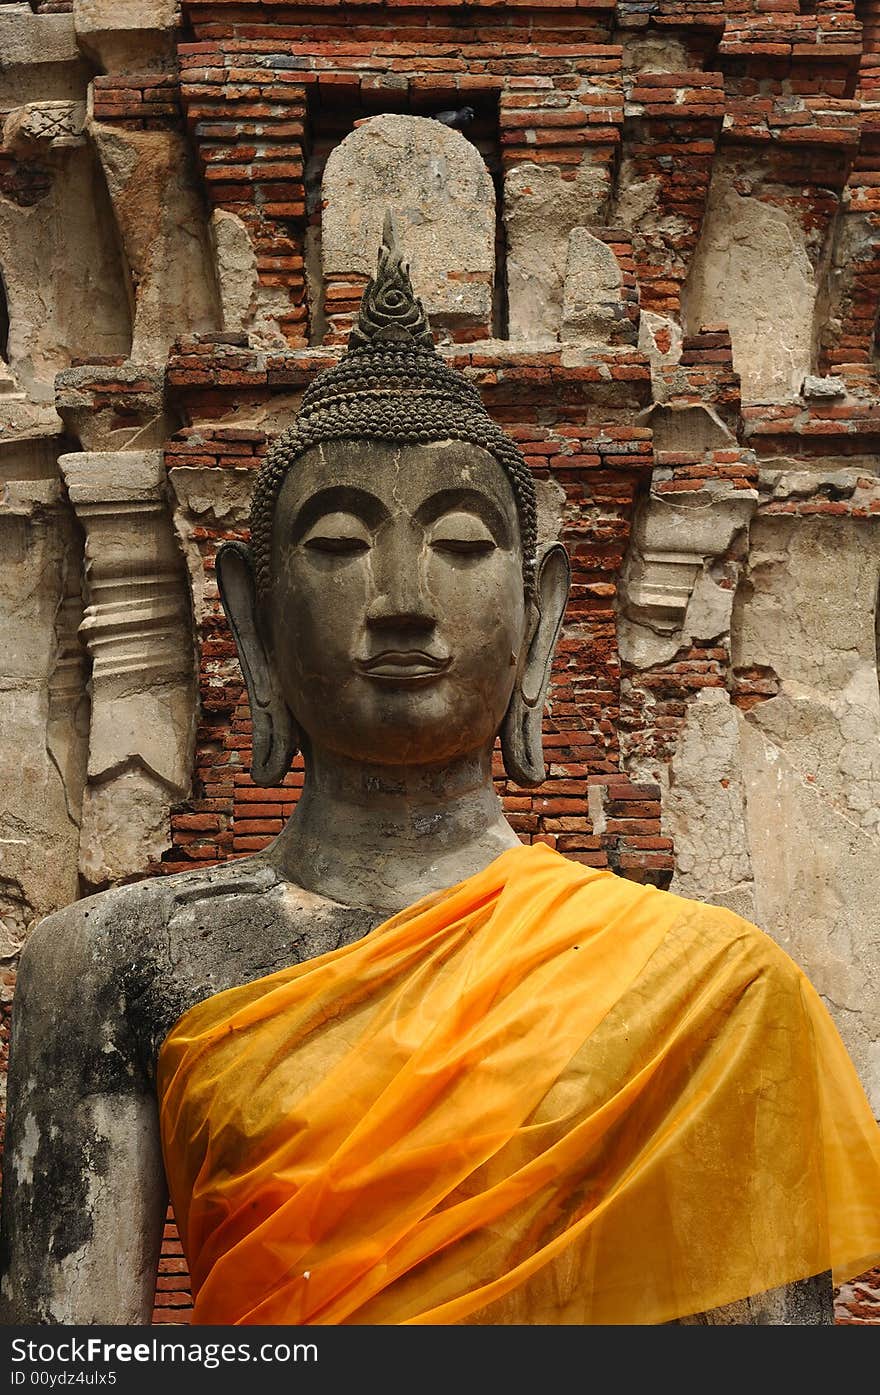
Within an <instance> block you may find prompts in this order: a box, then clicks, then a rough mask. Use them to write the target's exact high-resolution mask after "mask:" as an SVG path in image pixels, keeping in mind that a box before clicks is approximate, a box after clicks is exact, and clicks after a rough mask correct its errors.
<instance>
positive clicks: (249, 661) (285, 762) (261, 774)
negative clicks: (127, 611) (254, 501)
mask: <svg viewBox="0 0 880 1395" xmlns="http://www.w3.org/2000/svg"><path fill="white" fill-rule="evenodd" d="M215 565H216V569H217V583H218V585H219V587H220V599H221V601H222V602H223V609H224V610H225V612H226V618H227V620H228V621H229V627H230V629H231V630H232V635H233V638H234V640H235V647H236V649H237V650H238V661H239V663H240V664H241V671H242V673H243V674H244V681H245V683H246V684H247V693H248V702H249V703H250V708H251V721H252V723H253V758H252V762H251V778H252V779H253V781H254V784H255V785H280V784H281V783H282V782H283V780H284V777H285V775H286V774H287V772H288V770H289V769H290V766H291V762H292V761H293V758H294V756H295V755H296V751H297V746H298V744H299V733H298V731H297V728H296V723H295V722H294V720H293V716H292V714H291V712H290V709H289V707H288V706H287V703H286V702H285V701H284V698H283V697H282V696H281V693H280V692H279V689H278V683H277V680H276V676H275V666H274V664H273V663H272V657H271V654H270V653H269V651H268V649H267V646H266V643H265V640H264V637H263V634H262V633H261V629H260V624H259V620H258V612H257V582H256V576H255V574H254V564H253V558H252V556H251V550H250V548H249V547H247V546H245V544H244V543H239V542H228V543H224V544H223V546H222V547H221V548H220V550H219V551H218V553H217V560H216V563H215Z"/></svg>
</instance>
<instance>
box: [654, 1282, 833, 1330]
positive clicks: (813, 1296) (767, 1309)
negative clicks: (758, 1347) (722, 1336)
mask: <svg viewBox="0 0 880 1395" xmlns="http://www.w3.org/2000/svg"><path fill="white" fill-rule="evenodd" d="M833 1322H834V1292H833V1289H832V1285H831V1275H830V1273H826V1274H817V1275H816V1276H815V1278H812V1279H801V1280H799V1281H798V1282H797V1283H795V1284H785V1285H784V1286H783V1287H782V1288H774V1289H770V1290H769V1291H768V1292H767V1293H760V1294H757V1295H756V1296H755V1297H754V1298H743V1299H741V1300H740V1302H738V1303H726V1304H725V1305H724V1307H723V1308H712V1309H711V1311H710V1312H707V1313H694V1314H693V1316H692V1317H685V1318H679V1320H678V1323H677V1324H676V1325H677V1326H680V1327H733V1326H753V1327H812V1326H814V1325H819V1324H824V1323H833Z"/></svg>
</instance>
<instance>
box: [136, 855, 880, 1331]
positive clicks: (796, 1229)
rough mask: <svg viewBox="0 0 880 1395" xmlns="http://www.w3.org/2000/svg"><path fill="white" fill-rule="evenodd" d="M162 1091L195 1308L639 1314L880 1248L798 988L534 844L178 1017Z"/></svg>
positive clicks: (844, 1062)
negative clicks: (344, 942)
mask: <svg viewBox="0 0 880 1395" xmlns="http://www.w3.org/2000/svg"><path fill="white" fill-rule="evenodd" d="M159 1098H160V1104H161V1122H162V1136H163V1147H164V1154H165V1163H166V1168H167V1172H168V1178H169V1182H170V1187H171V1196H172V1200H173V1203H174V1209H175V1213H176V1215H177V1220H178V1224H179V1226H180V1231H181V1236H182V1239H183V1246H184V1250H185V1253H186V1255H187V1258H188V1260H189V1264H190V1271H191V1275H192V1282H193V1291H194V1294H195V1311H194V1321H195V1322H197V1323H248V1324H249V1323H267V1324H268V1323H291V1324H306V1323H322V1324H338V1323H373V1324H399V1323H432V1324H439V1323H461V1322H470V1323H474V1322H476V1323H492V1324H497V1323H659V1322H666V1321H668V1320H670V1319H673V1318H676V1317H679V1316H682V1315H685V1314H689V1313H694V1312H700V1311H704V1310H706V1309H709V1308H713V1307H716V1306H718V1305H720V1304H723V1303H728V1302H731V1301H733V1300H735V1299H739V1298H743V1297H745V1296H747V1295H750V1294H755V1293H760V1292H763V1291H765V1290H766V1289H769V1288H774V1287H777V1286H779V1285H782V1284H787V1283H790V1282H793V1281H795V1280H798V1279H803V1278H807V1277H809V1276H811V1275H814V1274H818V1273H821V1272H823V1271H824V1270H826V1269H833V1270H834V1274H835V1278H836V1279H838V1280H841V1279H843V1278H846V1277H851V1276H852V1275H853V1274H856V1273H860V1272H862V1271H864V1270H865V1269H867V1268H868V1267H870V1266H871V1265H872V1264H873V1263H874V1262H876V1260H877V1258H878V1256H880V1130H878V1128H877V1125H876V1124H875V1122H874V1120H873V1118H872V1115H871V1113H870V1110H869V1107H868V1103H867V1101H866V1099H865V1096H864V1093H863V1091H862V1089H861V1086H860V1084H859V1082H858V1079H857V1077H856V1074H855V1071H854V1069H853V1066H852V1064H851V1062H850V1060H849V1057H848V1056H847V1053H846V1051H845V1049H844V1047H843V1044H842V1042H841V1040H840V1038H839V1036H838V1034H837V1031H836V1029H835V1028H834V1026H833V1024H832V1022H831V1019H830V1017H829V1016H828V1013H827V1012H826V1010H825V1008H824V1006H823V1005H822V1003H821V1001H820V1000H819V998H818V997H817V995H816V993H815V991H814V990H813V988H812V987H811V985H810V983H809V982H808V980H807V979H806V978H805V977H804V975H803V973H802V972H801V971H800V970H799V969H798V968H797V967H796V965H795V964H794V963H793V962H792V961H791V960H790V959H789V958H788V956H787V955H786V954H785V953H784V952H783V951H782V950H781V949H780V948H779V947H778V946H777V945H776V944H774V943H773V941H772V940H770V939H769V938H768V937H767V936H766V935H764V934H763V933H762V932H761V931H760V930H757V929H756V928H755V927H754V926H752V925H750V924H748V923H747V922H746V921H743V920H741V919H740V918H739V917H738V916H736V915H734V914H733V913H732V912H730V911H727V910H723V909H720V908H718V907H715V906H706V905H703V904H701V903H699V902H695V901H688V900H684V899H682V898H680V897H677V896H673V895H670V894H669V893H666V892H662V891H658V890H656V889H654V888H652V887H642V886H637V885H635V884H633V883H631V882H628V881H625V880H623V879H621V878H619V877H617V876H615V875H614V874H612V873H609V872H602V871H595V870H591V869H588V868H585V867H583V866H581V865H579V864H577V863H574V862H570V861H568V860H567V859H566V858H564V857H562V856H560V855H559V854H558V853H555V852H553V851H551V850H550V849H548V848H547V847H544V846H540V845H538V846H534V847H518V848H512V849H510V850H509V851H508V852H505V853H503V854H502V855H501V856H500V857H498V858H497V859H496V860H495V861H494V862H493V863H491V865H490V866H489V867H487V868H486V869H485V870H484V871H483V872H480V873H478V874H477V875H476V876H474V877H471V878H469V879H468V880H467V881H465V882H462V883H461V884H460V885H458V886H456V887H453V888H452V889H451V890H450V891H448V892H444V893H441V894H439V895H436V896H432V897H429V898H427V899H426V900H423V901H420V902H419V903H418V904H417V905H415V906H413V907H410V908H409V909H408V910H406V911H404V912H402V913H401V914H400V915H397V916H395V917H394V918H393V919H391V920H389V921H387V922H386V923H385V924H384V925H382V926H380V927H379V928H378V929H376V930H374V931H373V932H372V933H371V934H369V935H367V936H365V937H364V938H363V939H362V940H359V941H357V942H356V943H355V944H352V945H349V946H347V947H345V948H343V949H338V950H334V951H332V952H331V953H329V954H325V955H322V956H321V957H320V958H317V959H313V960H310V961H308V962H306V963H304V964H297V965H295V966H293V967H292V968H289V969H283V970H281V971H280V972H279V973H275V974H271V975H270V976H269V977H267V978H262V979H259V980H257V981H256V982H254V983H249V984H246V985H245V986H243V987H241V988H233V989H230V990H229V991H228V992H225V993H220V994H217V995H216V996H215V997H212V998H209V999H207V1000H206V1001H205V1002H202V1003H199V1004H198V1005H197V1006H196V1007H193V1008H191V1009H190V1010H189V1011H188V1012H186V1013H185V1014H184V1016H183V1017H182V1018H181V1019H180V1021H179V1022H178V1023H177V1025H176V1026H175V1027H174V1028H173V1029H172V1031H171V1032H170V1034H169V1035H168V1037H167V1039H166V1041H165V1043H164V1045H163V1047H162V1050H161V1054H160V1058H159Z"/></svg>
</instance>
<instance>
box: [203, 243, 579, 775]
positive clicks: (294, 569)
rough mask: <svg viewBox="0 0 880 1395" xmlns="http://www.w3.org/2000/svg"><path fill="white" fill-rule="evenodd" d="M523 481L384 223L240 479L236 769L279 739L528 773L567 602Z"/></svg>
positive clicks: (260, 770) (264, 770)
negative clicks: (346, 325)
mask: <svg viewBox="0 0 880 1395" xmlns="http://www.w3.org/2000/svg"><path fill="white" fill-rule="evenodd" d="M536 521H537V509H536V498H535V487H534V482H533V480H532V477H531V474H530V472H529V469H528V466H527V465H526V463H525V461H524V459H523V457H522V455H521V453H520V452H519V450H518V448H517V447H516V445H515V444H514V443H513V441H512V440H510V439H509V438H508V437H507V436H506V435H505V434H504V433H503V432H502V431H501V430H500V429H499V428H498V427H497V426H496V425H495V423H494V422H493V421H492V420H491V418H490V417H489V415H488V413H487V412H486V410H485V408H484V407H483V404H482V402H481V400H480V397H479V394H478V392H477V391H476V389H475V388H474V387H473V386H472V384H470V383H469V382H468V381H467V380H466V379H465V377H464V376H463V375H462V374H461V373H459V372H458V371H457V370H455V369H453V368H451V367H449V366H448V365H447V364H446V363H445V362H444V360H443V359H442V358H441V357H440V355H439V354H438V353H437V352H436V349H435V347H434V342H433V339H432V336H431V332H430V329H429V327H428V322H427V319H426V316H425V313H424V310H423V308H422V305H421V303H420V302H419V301H418V300H417V299H416V298H415V296H414V293H413V289H412V285H411V282H410V279H409V274H408V270H407V267H406V265H405V264H404V262H403V260H402V256H401V252H400V249H399V247H398V245H397V243H396V239H395V236H394V233H393V229H392V227H391V223H390V219H386V227H385V235H384V240H383V245H382V247H381V249H380V251H379V259H378V270H377V273H376V276H375V277H374V278H373V280H372V281H371V282H370V283H369V284H368V286H367V288H366V290H365V292H364V296H363V300H362V303H361V307H360V315H359V320H358V323H357V325H356V326H355V328H354V330H353V331H352V334H351V337H350V340H349V345H348V350H347V353H346V355H345V356H344V357H343V358H342V360H341V361H340V362H339V363H338V364H337V365H335V366H334V367H333V368H330V369H327V370H325V371H324V372H323V373H321V374H320V375H319V376H318V377H317V378H316V379H315V381H314V382H313V384H312V386H311V387H310V388H309V390H308V391H307V392H306V394H305V396H304V399H303V402H302V407H301V410H300V413H299V416H298V417H297V419H296V421H295V422H294V423H293V425H292V426H290V427H289V428H288V429H287V430H286V431H284V433H283V434H282V435H281V436H280V437H279V438H278V439H277V440H276V442H275V443H274V445H273V447H272V449H271V451H270V453H269V455H268V457H267V460H266V462H265V464H264V465H263V467H262V469H261V471H260V474H259V477H258V480H257V484H256V489H255V494H254V500H253V507H252V513H251V545H250V547H247V546H245V545H243V544H240V543H231V544H226V545H225V546H224V547H223V548H222V549H221V550H220V553H219V554H218V558H217V572H218V580H219V584H220V589H221V595H222V599H223V604H224V607H225V609H226V613H227V616H228V618H229V620H230V624H231V626H232V630H233V633H234V636H235V640H236V644H237V646H238V652H239V657H240V660H241V665H242V670H243V672H244V675H245V680H246V683H247V690H248V697H249V700H250V707H251V715H252V720H253V765H252V775H253V779H254V781H255V782H256V783H257V784H260V785H267V786H272V785H277V784H280V783H281V782H282V780H283V778H284V776H285V774H286V773H287V771H288V769H289V767H290V764H291V761H292V759H293V757H294V755H295V754H296V751H297V748H298V747H301V748H302V749H303V752H304V755H305V758H306V765H307V768H308V764H309V755H310V752H314V751H315V750H317V749H320V750H322V751H324V752H327V753H330V754H332V755H333V756H335V757H338V758H343V759H347V760H351V761H355V762H362V763H365V764H368V765H371V766H379V767H382V766H394V767H400V766H419V767H426V766H437V767H443V766H444V765H448V764H449V763H450V762H452V761H454V760H456V759H459V758H462V757H466V756H468V755H471V754H475V753H477V752H485V751H486V750H491V747H492V745H493V743H494V740H495V737H496V736H497V735H498V734H499V733H500V736H501V747H502V753H503V759H504V764H505V769H506V771H507V774H508V775H509V776H510V777H511V778H512V779H513V780H515V781H517V782H518V783H519V784H526V785H534V784H537V783H539V782H540V780H541V779H543V777H544V763H543V757H542V751H541V719H542V712H543V706H544V700H545V697H546V692H547V686H548V682H549V676H550V663H551V659H552V654H553V648H554V645H555V642H556V638H557V635H558V633H559V629H560V626H561V622H562V615H563V610H564V607H565V601H566V598H567V594H568V585H569V564H568V558H567V556H566V553H565V550H564V548H563V547H562V546H561V544H559V543H551V544H549V545H548V546H545V547H544V548H543V549H540V550H539V549H538V544H537V529H536Z"/></svg>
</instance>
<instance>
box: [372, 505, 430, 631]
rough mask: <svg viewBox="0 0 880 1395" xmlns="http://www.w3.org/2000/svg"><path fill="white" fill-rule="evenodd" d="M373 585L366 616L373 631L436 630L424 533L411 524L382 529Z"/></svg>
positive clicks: (377, 547) (375, 559)
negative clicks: (434, 628) (428, 586)
mask: <svg viewBox="0 0 880 1395" xmlns="http://www.w3.org/2000/svg"><path fill="white" fill-rule="evenodd" d="M402 522H403V521H402V520H401V523H402ZM373 582H374V586H375V591H374V594H373V597H372V599H371V600H370V602H369V604H368V606H367V614H366V620H367V625H368V626H369V627H370V628H371V629H378V628H381V629H387V630H395V629H400V630H429V629H432V628H433V627H434V625H435V623H436V617H435V615H434V608H433V606H432V604H431V598H430V596H429V595H428V593H427V589H426V586H425V577H424V535H423V533H422V530H421V529H419V528H415V527H413V526H412V524H411V523H409V522H408V521H407V523H403V526H398V527H388V528H386V529H383V531H382V534H380V536H379V537H378V538H377V539H376V547H375V548H374V552H373Z"/></svg>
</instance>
